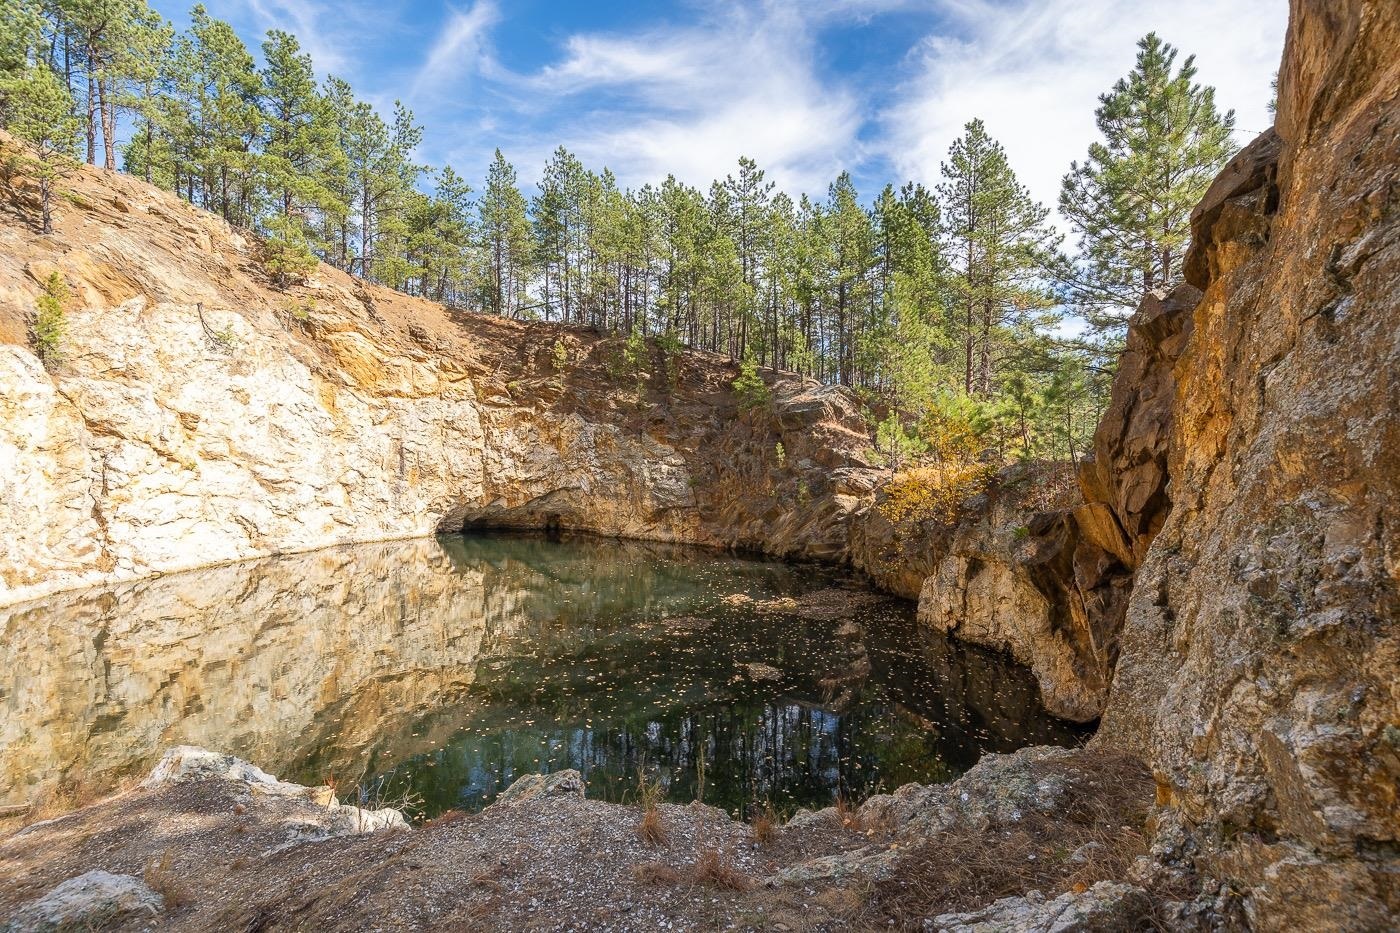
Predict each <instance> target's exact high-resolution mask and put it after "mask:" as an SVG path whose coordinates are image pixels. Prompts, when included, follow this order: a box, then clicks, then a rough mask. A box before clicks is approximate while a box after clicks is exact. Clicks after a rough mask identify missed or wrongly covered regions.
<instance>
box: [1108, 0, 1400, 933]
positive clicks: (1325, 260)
mask: <svg viewBox="0 0 1400 933" xmlns="http://www.w3.org/2000/svg"><path fill="white" fill-rule="evenodd" d="M1292 6H1293V10H1292V14H1293V15H1292V20H1291V24H1290V29H1289V34H1288V44H1287V50H1286V52H1285V55H1284V62H1283V68H1282V71H1281V73H1280V79H1279V109H1278V124H1277V127H1276V130H1275V131H1271V132H1269V133H1266V134H1265V135H1264V136H1262V137H1260V138H1259V139H1258V140H1257V141H1256V142H1255V143H1254V144H1252V145H1251V146H1249V147H1248V148H1247V149H1246V150H1245V151H1243V152H1242V153H1241V154H1240V155H1239V156H1238V157H1237V158H1236V159H1235V161H1234V163H1233V164H1232V165H1231V166H1230V167H1229V168H1228V169H1227V170H1226V171H1225V172H1224V173H1222V175H1221V176H1220V178H1219V179H1218V180H1217V181H1216V183H1215V185H1214V186H1213V187H1212V188H1211V190H1210V192H1209V194H1208V195H1207V197H1206V198H1205V200H1204V201H1203V203H1202V204H1201V205H1200V206H1199V207H1198V208H1197V210H1196V212H1195V215H1194V218H1193V244H1192V248H1191V252H1190V255H1189V257H1188V260H1187V270H1188V278H1189V280H1190V282H1191V285H1192V286H1194V287H1196V288H1198V289H1200V290H1201V292H1202V296H1201V298H1200V300H1199V302H1198V303H1196V304H1195V307H1194V310H1193V311H1192V314H1191V321H1190V324H1189V327H1188V330H1189V337H1188V338H1187V340H1186V342H1185V345H1184V348H1183V349H1182V351H1181V358H1180V360H1179V361H1178V362H1177V364H1176V367H1175V373H1174V379H1175V382H1176V387H1175V402H1174V406H1173V413H1172V420H1171V424H1170V430H1169V437H1168V439H1167V445H1166V451H1167V461H1166V462H1167V470H1166V472H1167V478H1168V480H1167V485H1166V487H1165V490H1166V492H1167V493H1168V494H1169V496H1170V499H1171V509H1170V513H1169V514H1168V515H1167V516H1166V518H1165V522H1164V523H1162V524H1161V529H1160V531H1158V532H1157V534H1156V535H1155V537H1154V538H1152V539H1151V542H1150V546H1149V547H1148V548H1146V550H1145V552H1144V553H1143V555H1142V557H1141V558H1140V566H1139V567H1138V569H1137V579H1136V583H1135V585H1134V588H1133V591H1132V596H1131V599H1130V602H1129V605H1128V610H1127V616H1126V625H1125V628H1124V630H1123V633H1122V636H1121V652H1120V658H1119V661H1118V664H1117V667H1116V672H1115V677H1114V682H1113V687H1112V690H1111V694H1110V698H1109V701H1108V704H1107V708H1106V713H1105V717H1104V723H1103V727H1102V731H1101V734H1100V735H1101V738H1100V741H1103V742H1107V743H1119V744H1122V745H1123V746H1125V747H1131V748H1137V749H1143V750H1146V751H1147V757H1148V758H1149V760H1150V763H1151V765H1152V767H1153V769H1154V771H1155V772H1156V775H1157V780H1158V797H1159V801H1160V802H1161V804H1162V807H1161V810H1160V813H1159V816H1158V851H1159V854H1161V855H1162V856H1163V857H1165V858H1167V859H1168V860H1170V859H1183V858H1185V859H1189V860H1190V861H1192V862H1194V864H1196V865H1197V866H1198V867H1199V868H1200V869H1201V870H1203V871H1205V872H1207V873H1210V874H1212V875H1214V876H1215V877H1219V878H1224V879H1228V881H1229V883H1230V885H1231V886H1232V887H1233V889H1234V890H1236V891H1239V892H1241V893H1242V894H1243V900H1242V908H1243V911H1244V917H1245V919H1246V920H1247V921H1248V922H1249V923H1250V924H1252V925H1253V926H1254V927H1256V928H1258V929H1270V930H1276V929H1284V928H1291V929H1317V930H1321V929H1356V930H1360V929H1382V928H1391V925H1392V924H1393V923H1394V920H1395V917H1396V914H1397V911H1400V859H1398V858H1397V856H1400V806H1398V804H1400V677H1397V671H1400V628H1397V625H1398V624H1400V535H1397V529H1396V524H1397V523H1396V514H1397V513H1396V503H1397V502H1400V419H1397V417H1396V412H1397V411H1400V382H1397V374H1400V7H1398V6H1397V5H1396V4H1395V3H1394V2H1393V0H1342V2H1334V0H1327V2H1323V0H1294V3H1293V5H1292ZM1102 465H1103V463H1102V462H1101V466H1102ZM1155 469H1156V468H1155V467H1154V468H1153V470H1148V471H1146V472H1144V473H1142V482H1141V483H1138V482H1137V481H1133V482H1130V483H1128V484H1127V485H1121V480H1122V477H1123V474H1122V473H1121V472H1118V473H1116V476H1110V478H1109V479H1108V480H1105V481H1104V483H1105V485H1106V484H1107V483H1108V482H1110V481H1112V479H1114V478H1116V479H1117V480H1118V481H1119V482H1120V490H1121V491H1120V495H1123V496H1125V499H1124V500H1123V501H1126V502H1127V503H1129V504H1131V503H1133V502H1135V501H1144V502H1148V503H1150V501H1151V500H1152V499H1153V498H1154V496H1155V493H1152V491H1151V490H1152V486H1153V484H1152V483H1151V482H1149V479H1150V477H1151V475H1152V474H1153V472H1154V470H1155ZM1110 473H1114V471H1113V470H1110ZM1139 489H1140V490H1142V491H1137V490H1139ZM1149 512H1150V513H1151V514H1148V515H1146V517H1145V519H1144V522H1143V523H1142V524H1141V525H1140V527H1138V528H1134V527H1132V526H1130V525H1129V524H1127V523H1123V525H1122V527H1123V530H1124V532H1125V540H1126V541H1128V542H1133V552H1134V556H1135V557H1136V555H1137V554H1138V552H1139V551H1140V550H1141V548H1139V547H1138V546H1137V544H1136V543H1135V542H1136V541H1137V540H1139V539H1140V536H1141V534H1142V532H1143V530H1147V531H1149V532H1150V529H1151V527H1152V526H1153V525H1154V524H1157V523H1158V518H1157V514H1158V513H1157V512H1156V511H1154V510H1151V509H1150V508H1149ZM1117 514H1119V516H1120V521H1121V516H1122V514H1123V513H1122V512H1121V511H1120V512H1118V513H1117Z"/></svg>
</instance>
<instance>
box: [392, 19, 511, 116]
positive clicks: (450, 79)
mask: <svg viewBox="0 0 1400 933" xmlns="http://www.w3.org/2000/svg"><path fill="white" fill-rule="evenodd" d="M499 20H500V10H499V9H498V8H497V7H496V3H495V0H477V2H476V3H474V4H472V5H471V7H469V8H468V9H466V10H456V9H452V10H451V12H450V13H449V15H448V18H447V23H446V24H445V25H444V26H443V29H442V34H441V35H439V36H438V39H437V41H436V42H435V43H433V46H432V48H431V49H429V50H428V54H427V57H426V58H425V59H424V60H423V64H422V65H421V66H419V68H418V71H417V72H416V73H415V74H414V76H413V80H412V83H411V85H410V90H409V94H410V96H411V97H413V98H419V97H422V96H424V95H432V94H442V93H449V92H458V91H460V90H461V85H462V84H463V83H465V82H466V80H467V79H468V78H469V77H470V76H471V75H472V74H473V73H475V72H476V71H479V70H481V69H482V68H483V67H489V63H490V61H491V45H490V42H489V33H490V30H491V27H492V26H494V25H495V24H496V23H497V22H498V21H499Z"/></svg>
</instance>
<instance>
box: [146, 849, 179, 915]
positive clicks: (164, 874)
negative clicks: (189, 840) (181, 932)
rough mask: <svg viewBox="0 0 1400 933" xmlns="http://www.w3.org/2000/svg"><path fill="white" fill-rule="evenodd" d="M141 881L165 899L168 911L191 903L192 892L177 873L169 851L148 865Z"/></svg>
mask: <svg viewBox="0 0 1400 933" xmlns="http://www.w3.org/2000/svg"><path fill="white" fill-rule="evenodd" d="M141 879H142V880H143V881H145V882H146V887H148V888H150V889H151V890H152V891H154V892H156V893H157V894H159V895H160V896H161V897H162V898H164V899H165V906H166V908H167V909H169V908H175V907H180V906H183V905H184V904H187V903H189V901H190V892H189V890H188V889H187V888H186V887H185V885H184V883H183V882H182V881H180V878H179V875H178V873H177V872H176V871H175V863H174V859H173V858H172V857H171V854H170V850H169V849H166V850H165V851H164V852H162V853H161V854H160V858H157V859H152V860H151V861H150V862H148V863H147V864H146V869H145V871H143V872H142V873H141Z"/></svg>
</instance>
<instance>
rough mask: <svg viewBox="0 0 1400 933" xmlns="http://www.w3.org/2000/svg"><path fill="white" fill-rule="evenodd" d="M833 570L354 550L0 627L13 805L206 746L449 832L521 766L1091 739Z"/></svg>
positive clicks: (171, 581)
mask: <svg viewBox="0 0 1400 933" xmlns="http://www.w3.org/2000/svg"><path fill="white" fill-rule="evenodd" d="M842 585H843V581H842V580H841V579H840V578H839V577H838V576H836V575H834V574H833V573H831V572H828V571H825V570H820V569H816V568H812V567H804V566H798V567H794V566H787V565H782V564H775V563H766V562H758V561H750V560H744V559H740V558H736V557H731V556H726V555H718V554H714V553H710V552H702V551H692V550H686V549H677V548H670V547H665V546H657V545H643V544H626V543H618V542H612V541H596V540H588V539H583V540H571V541H566V542H562V543H556V542H549V541H546V540H544V539H542V538H522V537H482V538H469V537H451V538H443V539H439V540H437V541H410V542H396V543H390V544H376V545H359V546H353V547H343V548H334V549H329V550H325V551H319V552H315V553H312V554H306V555H296V556H289V557H282V558H274V559H269V560H264V561H257V562H252V563H247V564H238V565H233V566H229V567H222V568H215V569H212V570H205V571H198V572H194V573H188V574H180V575H173V576H169V577H164V578H159V579H155V580H150V581H143V582H138V583H133V584H127V585H124V586H120V587H116V588H113V589H110V590H104V591H86V592H82V593H76V594H67V595H62V596H59V597H55V598H52V599H49V600H46V601H44V602H42V603H37V604H30V605H26V606H21V607H14V608H12V609H9V610H0V710H3V712H4V717H3V720H4V721H3V723H0V804H2V803H15V802H20V801H23V800H32V799H35V798H38V797H42V796H43V795H45V794H46V793H52V792H53V791H54V790H55V789H63V788H73V787H81V788H82V789H83V790H84V791H86V792H98V791H101V790H104V789H107V788H109V787H111V786H113V785H114V784H116V783H117V782H119V781H120V780H122V779H123V778H124V777H125V776H127V775H130V774H134V773H139V772H141V771H143V770H145V769H146V768H148V767H149V766H150V765H151V763H152V762H153V761H154V759H155V758H156V757H158V755H159V754H160V752H161V750H162V749H164V748H165V747H167V746H169V745H171V744H176V743H181V742H185V743H190V744H196V745H203V746H206V747H210V748H217V749H220V750H226V751H229V752H231V753H233V754H236V755H240V756H242V757H246V758H249V759H251V760H253V761H255V762H257V763H258V764H259V765H261V766H263V767H265V768H267V769H268V770H271V771H273V772H274V773H277V774H279V775H282V776H285V777H288V778H290V779H293V780H299V781H302V782H304V783H317V782H320V781H322V780H325V779H327V778H334V779H335V780H336V781H337V782H338V783H339V784H340V785H342V786H344V785H346V784H351V783H356V782H361V781H372V780H374V779H376V778H378V779H380V780H382V781H384V782H385V783H387V785H388V786H390V787H391V788H393V789H395V790H402V789H404V788H408V789H411V790H412V791H414V792H415V793H416V794H418V795H420V796H421V797H422V798H423V800H424V809H425V812H426V813H428V814H429V815H431V814H434V813H438V812H441V811H443V810H446V809H449V808H464V809H475V808H479V807H481V806H483V805H485V804H487V803H489V802H490V800H491V799H492V798H493V797H494V796H495V795H496V794H497V793H499V791H500V790H501V789H502V788H503V787H505V786H507V785H508V784H509V783H510V781H511V780H513V779H514V778H515V777H516V776H518V775H519V774H522V773H526V772H533V771H540V770H555V769H559V768H565V767H575V768H579V769H580V770H581V771H583V772H584V774H585V776H586V777H587V779H588V782H589V793H590V795H591V796H595V797H604V798H608V799H622V798H623V797H624V796H626V795H627V794H628V793H629V792H630V791H631V790H632V789H633V788H634V787H635V782H636V775H637V773H638V770H639V769H640V768H642V767H646V768H648V769H649V770H655V771H657V772H658V773H659V774H660V775H661V776H662V778H663V779H664V780H665V781H666V782H667V784H668V787H669V792H670V795H671V797H672V799H676V800H690V799H693V798H694V797H696V796H697V795H698V794H699V793H700V788H699V786H698V785H699V783H700V781H701V780H702V776H703V781H704V798H705V800H706V801H707V802H711V803H715V804H717V805H721V806H724V807H726V808H728V809H731V810H737V809H740V808H742V807H744V806H745V805H746V804H748V803H751V802H753V801H760V800H761V801H770V800H771V801H773V802H774V803H775V804H777V805H778V806H779V807H780V808H790V807H792V806H796V805H813V804H825V803H827V802H829V801H830V799H831V797H832V794H833V793H834V792H835V791H837V790H838V789H839V790H842V791H844V792H846V793H848V794H850V795H852V796H857V797H858V796H862V795H864V794H865V793H868V792H869V791H870V790H872V789H873V788H875V787H878V786H882V785H883V786H884V787H894V786H897V785H898V784H901V783H904V782H906V781H911V780H921V781H929V780H943V779H947V778H949V777H951V776H954V775H956V774H958V773H960V772H961V771H963V770H965V769H966V768H967V767H969V766H970V765H971V764H972V763H973V762H975V761H976V759H977V758H978V756H980V755H981V754H982V753H983V752H985V751H1006V750H1010V749H1013V748H1016V747H1019V746H1020V745H1024V744H1028V743H1034V742H1069V741H1073V740H1075V739H1076V738H1077V737H1078V735H1079V733H1078V732H1077V731H1076V730H1075V729H1074V728H1072V727H1070V726H1067V725H1065V724H1062V723H1059V722H1058V721H1056V720H1053V719H1051V718H1049V717H1048V716H1046V715H1045V713H1044V712H1043V711H1042V710H1041V708H1040V706H1039V704H1038V703H1037V702H1036V700H1035V690H1034V686H1033V683H1032V682H1031V680H1030V679H1029V676H1028V675H1027V674H1026V672H1024V671H1023V670H1021V669H1019V668H1016V667H1014V666H1011V665H1009V664H1007V663H1006V662H1004V661H1003V660H1002V659H1001V658H999V657H997V656H995V655H991V654H988V653H985V652H979V651H974V650H970V649H963V648H958V647H956V646H953V645H949V644H944V643H941V642H940V643H938V644H937V645H935V646H934V647H933V648H929V647H927V646H925V647H922V648H921V647H919V646H918V645H917V642H916V639H915V637H914V631H913V619H912V615H913V613H912V609H911V607H909V606H908V605H907V604H903V603H899V602H895V601H891V600H884V599H878V598H870V597H866V596H862V595H861V594H859V593H858V592H855V591H852V590H848V589H841V588H840V587H841V586H842Z"/></svg>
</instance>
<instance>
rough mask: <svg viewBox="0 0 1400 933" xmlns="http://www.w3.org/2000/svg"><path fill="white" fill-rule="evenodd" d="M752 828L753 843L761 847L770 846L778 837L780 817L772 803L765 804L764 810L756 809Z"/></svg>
mask: <svg viewBox="0 0 1400 933" xmlns="http://www.w3.org/2000/svg"><path fill="white" fill-rule="evenodd" d="M750 828H751V829H752V831H753V841H754V842H756V843H758V844H759V845H761V846H766V845H768V843H770V842H772V841H773V840H774V838H776V837H777V835H778V816H777V814H776V813H775V812H774V810H773V805H772V804H771V803H767V804H764V805H763V807H762V808H755V810H754V815H753V822H752V823H751V824H750Z"/></svg>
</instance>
